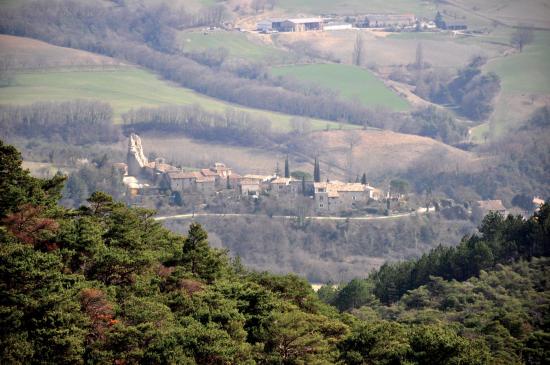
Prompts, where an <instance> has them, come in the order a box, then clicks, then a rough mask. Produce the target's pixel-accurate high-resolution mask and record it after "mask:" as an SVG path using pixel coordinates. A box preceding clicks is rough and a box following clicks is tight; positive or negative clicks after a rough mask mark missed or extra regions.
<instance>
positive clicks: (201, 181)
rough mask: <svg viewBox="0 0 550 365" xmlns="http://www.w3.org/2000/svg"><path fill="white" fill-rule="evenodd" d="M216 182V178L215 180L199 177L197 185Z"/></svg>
mask: <svg viewBox="0 0 550 365" xmlns="http://www.w3.org/2000/svg"><path fill="white" fill-rule="evenodd" d="M215 181H216V178H214V177H212V176H201V177H197V183H211V182H215Z"/></svg>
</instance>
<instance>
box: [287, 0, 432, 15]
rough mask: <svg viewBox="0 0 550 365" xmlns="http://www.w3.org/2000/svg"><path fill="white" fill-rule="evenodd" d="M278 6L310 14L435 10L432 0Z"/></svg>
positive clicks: (299, 0) (291, 0) (330, 0)
mask: <svg viewBox="0 0 550 365" xmlns="http://www.w3.org/2000/svg"><path fill="white" fill-rule="evenodd" d="M279 7H280V8H283V9H285V10H286V11H288V12H308V13H311V14H334V13H336V14H354V13H370V12H388V13H390V12H412V13H415V14H419V15H427V14H431V13H433V12H434V11H435V6H434V5H433V3H432V2H430V1H421V0H386V1H384V0H370V1H365V0H280V1H279Z"/></svg>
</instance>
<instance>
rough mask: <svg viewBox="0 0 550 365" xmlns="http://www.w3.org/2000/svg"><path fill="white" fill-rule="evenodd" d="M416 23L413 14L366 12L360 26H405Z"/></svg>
mask: <svg viewBox="0 0 550 365" xmlns="http://www.w3.org/2000/svg"><path fill="white" fill-rule="evenodd" d="M415 24H416V17H415V16H414V14H367V15H366V16H365V20H364V22H363V23H361V24H359V26H360V27H367V28H386V27H407V26H412V25H415Z"/></svg>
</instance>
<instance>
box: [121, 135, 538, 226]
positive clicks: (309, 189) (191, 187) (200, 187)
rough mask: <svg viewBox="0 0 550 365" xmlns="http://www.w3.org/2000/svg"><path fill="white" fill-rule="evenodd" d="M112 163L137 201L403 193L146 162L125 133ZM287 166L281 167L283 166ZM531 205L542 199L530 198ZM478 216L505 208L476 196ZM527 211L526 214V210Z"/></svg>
mask: <svg viewBox="0 0 550 365" xmlns="http://www.w3.org/2000/svg"><path fill="white" fill-rule="evenodd" d="M113 166H114V167H115V168H116V169H118V170H119V171H120V172H121V174H122V175H123V183H124V185H125V186H126V188H127V197H128V199H129V200H130V201H134V202H135V201H136V199H137V198H139V197H140V196H145V195H156V194H159V193H160V192H161V191H165V190H170V191H171V192H172V194H173V195H174V194H180V195H181V196H182V197H186V196H199V197H202V198H208V197H212V196H215V195H216V194H217V193H219V192H222V191H225V192H227V191H233V192H234V193H235V194H238V195H240V196H245V197H251V198H257V197H259V196H260V195H261V194H269V195H271V196H273V197H278V198H281V197H291V198H293V197H297V196H300V195H303V196H307V197H310V198H312V200H313V202H314V207H315V210H316V211H317V212H318V213H327V214H328V213H341V212H349V211H352V210H354V209H357V208H362V207H365V206H366V205H367V204H368V202H369V201H370V200H374V201H380V200H383V199H387V200H389V201H398V200H401V199H402V198H403V195H402V194H399V193H395V192H391V191H388V192H387V193H386V194H384V192H382V191H381V190H380V189H377V188H375V187H372V186H370V185H369V184H368V183H366V181H364V182H365V183H359V182H356V183H345V182H340V181H328V180H327V181H323V182H322V181H311V180H307V179H296V178H294V177H281V176H278V174H277V173H275V174H273V175H255V174H245V175H240V174H238V173H236V172H234V171H232V169H231V168H229V167H227V166H226V165H225V164H223V163H219V162H218V163H214V164H213V165H212V166H210V167H209V168H203V169H197V170H193V171H185V170H183V169H181V168H178V167H175V166H172V165H170V164H168V163H166V161H165V160H164V159H162V158H157V159H155V160H154V161H149V160H148V158H147V157H146V156H145V154H144V153H143V146H142V144H141V139H140V138H139V136H137V135H136V134H132V135H130V140H129V144H128V155H127V163H115V164H113ZM285 170H286V169H285ZM533 204H534V206H536V207H539V206H540V205H542V204H544V200H542V199H540V198H538V197H536V198H534V199H533ZM438 205H439V206H440V208H439V209H445V208H453V203H452V202H451V201H449V202H447V201H446V200H440V201H439V204H438ZM474 206H475V207H477V208H478V209H479V210H480V211H481V213H482V214H483V215H485V214H487V213H489V212H491V211H492V212H498V213H501V214H503V215H507V214H508V213H509V211H508V210H507V209H506V207H505V206H504V205H503V204H502V201H500V200H481V201H477V202H474ZM525 214H528V213H525Z"/></svg>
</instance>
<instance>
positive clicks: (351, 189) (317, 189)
mask: <svg viewBox="0 0 550 365" xmlns="http://www.w3.org/2000/svg"><path fill="white" fill-rule="evenodd" d="M376 194H377V193H376V189H375V188H373V187H372V186H369V185H363V184H360V183H342V182H339V181H333V182H320V183H315V184H314V199H315V209H316V210H317V211H319V212H327V213H329V212H330V213H337V212H340V211H345V210H347V211H349V210H352V209H356V208H358V207H360V206H361V205H366V204H367V203H368V201H369V199H375V198H376Z"/></svg>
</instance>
